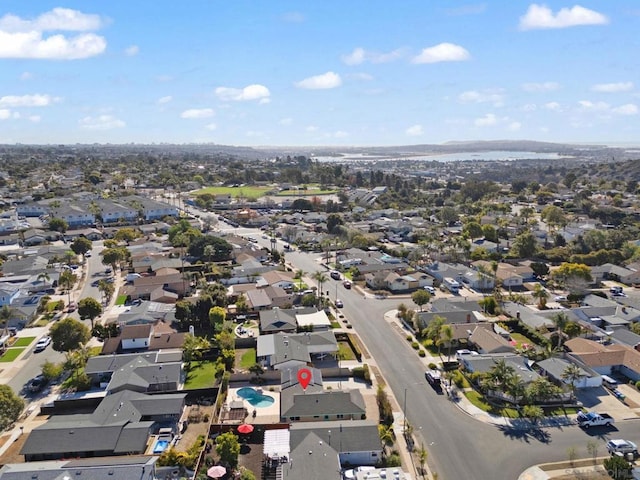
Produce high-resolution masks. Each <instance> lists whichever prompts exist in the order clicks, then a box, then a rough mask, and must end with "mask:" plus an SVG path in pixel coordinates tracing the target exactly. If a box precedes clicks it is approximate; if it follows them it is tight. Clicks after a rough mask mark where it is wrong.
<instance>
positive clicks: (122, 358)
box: [85, 349, 182, 375]
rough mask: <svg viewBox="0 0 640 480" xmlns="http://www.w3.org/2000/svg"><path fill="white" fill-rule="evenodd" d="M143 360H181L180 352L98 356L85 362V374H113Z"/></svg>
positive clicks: (154, 361) (161, 361)
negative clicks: (132, 362)
mask: <svg viewBox="0 0 640 480" xmlns="http://www.w3.org/2000/svg"><path fill="white" fill-rule="evenodd" d="M138 358H140V359H144V360H146V361H147V362H150V363H165V362H179V361H181V360H182V351H181V350H178V349H176V350H170V351H154V352H145V353H124V354H121V355H115V354H114V355H98V356H96V357H91V358H89V360H87V365H86V367H85V373H86V374H87V375H91V374H93V373H105V372H114V371H116V370H118V369H120V368H122V367H124V366H125V365H127V364H129V363H131V361H133V360H135V359H138Z"/></svg>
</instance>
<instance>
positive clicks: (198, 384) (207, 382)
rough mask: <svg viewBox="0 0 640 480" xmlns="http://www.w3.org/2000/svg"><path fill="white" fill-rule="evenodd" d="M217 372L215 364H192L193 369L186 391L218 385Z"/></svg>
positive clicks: (185, 386) (189, 374)
mask: <svg viewBox="0 0 640 480" xmlns="http://www.w3.org/2000/svg"><path fill="white" fill-rule="evenodd" d="M215 371H216V369H215V363H214V362H210V361H199V362H191V369H190V370H189V373H188V374H187V380H186V382H185V384H184V388H185V390H191V389H196V388H207V387H213V386H214V385H215V383H216V377H215Z"/></svg>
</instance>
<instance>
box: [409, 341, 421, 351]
mask: <svg viewBox="0 0 640 480" xmlns="http://www.w3.org/2000/svg"><path fill="white" fill-rule="evenodd" d="M411 348H413V349H414V350H418V349H419V348H420V344H419V343H418V342H411Z"/></svg>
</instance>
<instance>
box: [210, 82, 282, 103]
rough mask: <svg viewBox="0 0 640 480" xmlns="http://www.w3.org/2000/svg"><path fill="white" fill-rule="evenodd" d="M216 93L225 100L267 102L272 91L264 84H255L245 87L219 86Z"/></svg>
mask: <svg viewBox="0 0 640 480" xmlns="http://www.w3.org/2000/svg"><path fill="white" fill-rule="evenodd" d="M216 95H217V96H218V98H219V99H220V100H223V101H236V102H245V101H249V100H260V103H266V102H265V100H267V102H268V100H269V96H270V95H271V92H269V89H268V88H267V87H265V86H264V85H258V84H253V85H249V86H246V87H244V88H230V87H218V88H216Z"/></svg>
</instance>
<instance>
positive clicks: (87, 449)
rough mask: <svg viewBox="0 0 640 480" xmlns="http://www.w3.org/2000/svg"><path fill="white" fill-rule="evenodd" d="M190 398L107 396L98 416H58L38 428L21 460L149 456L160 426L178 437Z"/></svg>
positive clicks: (134, 394)
mask: <svg viewBox="0 0 640 480" xmlns="http://www.w3.org/2000/svg"><path fill="white" fill-rule="evenodd" d="M185 397H186V394H158V395H146V394H144V393H138V392H132V391H129V390H123V391H120V392H117V393H114V394H113V395H107V396H106V397H104V399H103V400H102V401H101V402H100V404H99V405H98V407H97V408H96V410H95V411H94V412H93V413H90V414H75V415H54V416H52V417H51V418H50V419H49V420H48V421H47V422H46V423H44V424H42V425H39V426H37V427H36V428H34V429H33V430H32V431H31V433H30V434H29V436H28V437H27V440H26V441H25V443H24V445H23V446H22V449H21V450H20V454H21V455H24V456H25V460H26V461H27V462H32V461H37V460H57V459H63V458H80V457H105V456H114V455H132V454H133V455H135V454H143V453H145V451H146V450H147V444H148V441H149V436H150V435H151V434H153V433H157V431H158V429H159V427H160V425H162V426H163V427H165V428H166V426H167V425H168V424H170V425H172V427H173V429H174V431H177V423H178V420H179V419H180V416H181V414H182V412H183V410H184V405H185Z"/></svg>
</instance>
